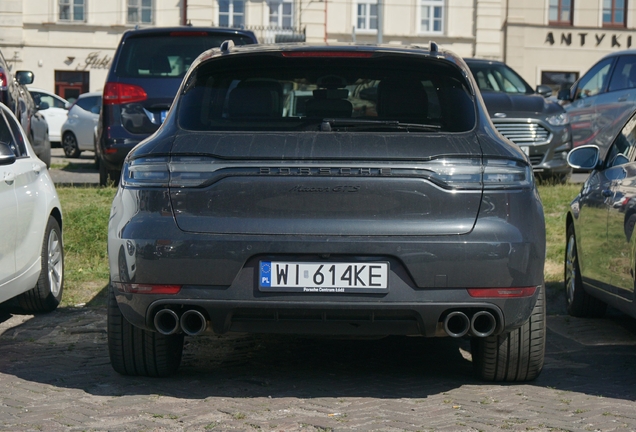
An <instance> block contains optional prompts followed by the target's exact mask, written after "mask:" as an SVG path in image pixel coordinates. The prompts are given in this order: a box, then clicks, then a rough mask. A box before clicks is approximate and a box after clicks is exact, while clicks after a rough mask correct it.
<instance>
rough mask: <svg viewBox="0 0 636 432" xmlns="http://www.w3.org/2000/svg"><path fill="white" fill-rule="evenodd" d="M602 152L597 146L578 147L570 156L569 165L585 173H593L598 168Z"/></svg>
mask: <svg viewBox="0 0 636 432" xmlns="http://www.w3.org/2000/svg"><path fill="white" fill-rule="evenodd" d="M600 154H601V151H600V150H599V148H598V147H597V146H595V145H585V146H581V147H577V148H575V149H574V150H572V151H571V152H570V153H569V154H568V164H569V165H570V166H571V167H572V168H574V169H579V170H583V171H592V170H593V169H595V168H596V167H597V166H598V163H599V160H600Z"/></svg>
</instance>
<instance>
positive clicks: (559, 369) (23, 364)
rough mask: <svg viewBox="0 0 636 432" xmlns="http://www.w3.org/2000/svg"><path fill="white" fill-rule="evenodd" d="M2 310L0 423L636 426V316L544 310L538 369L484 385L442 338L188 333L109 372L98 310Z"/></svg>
mask: <svg viewBox="0 0 636 432" xmlns="http://www.w3.org/2000/svg"><path fill="white" fill-rule="evenodd" d="M11 312H12V311H11V310H6V309H5V310H3V309H0V430H12V431H13V430H44V431H58V430H60V431H67V430H71V431H74V430H109V431H121V430H149V431H155V430H197V431H205V430H211V429H214V430H222V431H226V430H227V431H229V430H239V431H327V430H334V431H341V430H356V431H368V430H381V431H402V430H406V431H416V430H438V431H464V430H465V431H473V430H517V431H519V430H539V431H547V430H577V431H578V430H592V431H595V430H600V431H610V430H636V401H635V400H636V386H635V384H636V370H635V369H636V346H635V345H636V321H634V320H631V319H628V318H626V317H623V316H621V315H619V314H613V315H611V316H610V317H609V318H606V319H602V320H582V319H575V318H568V317H564V316H554V315H553V316H550V317H549V318H548V324H549V334H548V345H547V359H546V365H545V369H544V371H543V374H542V375H541V376H540V377H539V379H538V380H536V381H535V382H533V383H529V384H496V385H493V384H487V383H486V384H484V383H482V382H480V381H478V380H477V379H475V377H474V376H473V375H472V367H471V363H470V360H469V359H470V355H469V354H468V352H467V351H466V350H467V349H468V345H467V343H466V341H464V340H454V339H450V338H439V339H423V338H397V337H396V338H385V339H381V340H328V339H303V338H298V337H282V336H258V337H257V336H246V335H234V336H225V337H214V336H204V337H199V338H192V339H187V342H186V343H187V345H186V349H185V357H184V361H183V364H182V368H181V369H180V372H179V373H178V374H177V375H176V376H174V377H172V378H169V379H149V378H134V377H132V378H131V377H122V376H119V375H118V374H116V373H115V372H113V370H112V369H111V367H110V364H109V360H108V352H107V347H106V332H105V325H106V315H105V313H104V311H103V310H101V309H92V308H65V309H59V310H58V311H55V312H53V313H51V314H46V315H38V316H30V315H20V314H12V313H11Z"/></svg>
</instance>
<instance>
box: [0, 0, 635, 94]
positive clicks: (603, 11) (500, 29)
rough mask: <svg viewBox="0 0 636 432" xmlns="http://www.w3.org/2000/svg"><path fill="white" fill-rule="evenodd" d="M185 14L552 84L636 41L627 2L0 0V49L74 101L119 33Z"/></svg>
mask: <svg viewBox="0 0 636 432" xmlns="http://www.w3.org/2000/svg"><path fill="white" fill-rule="evenodd" d="M632 3H633V4H632ZM184 23H189V24H192V25H195V26H222V27H242V28H247V29H251V30H253V31H254V32H255V33H256V34H257V36H258V37H259V40H260V41H261V42H262V43H276V42H293V41H303V40H305V41H307V42H310V43H335V42H356V43H376V42H378V41H381V42H382V43H386V44H398V45H402V44H414V45H428V43H429V41H430V40H435V41H436V42H437V43H438V44H439V45H440V46H441V47H443V48H448V49H452V50H453V51H455V52H456V53H457V54H459V55H461V56H465V57H481V58H490V59H496V60H503V61H505V62H506V63H508V64H509V65H510V66H512V67H513V68H514V69H515V70H517V71H518V72H519V73H520V74H521V75H522V76H523V77H524V78H525V79H526V80H527V81H528V82H529V83H530V84H531V85H533V86H535V85H538V84H549V85H552V86H553V87H554V88H555V89H557V88H559V87H563V86H565V85H567V83H570V82H573V81H574V80H575V79H576V78H578V77H579V76H580V75H581V74H582V73H583V72H585V71H586V70H587V69H588V68H589V67H590V66H592V65H593V64H594V63H595V62H596V61H597V60H598V59H600V58H601V57H602V56H603V55H605V54H607V53H609V52H612V51H616V50H620V49H625V48H630V47H633V46H634V45H636V32H634V30H635V29H636V2H629V1H628V0H539V1H536V2H529V1H527V0H177V1H175V0H110V1H108V2H104V1H100V0H0V50H1V51H2V53H3V55H4V57H5V59H6V60H7V61H8V63H9V64H10V65H11V68H12V69H14V70H25V69H26V70H32V71H33V72H34V73H35V77H36V78H35V83H34V85H35V86H37V87H41V88H44V89H46V90H51V91H55V92H56V93H57V94H59V95H61V96H63V97H66V98H69V97H70V98H73V97H76V96H77V95H78V94H80V93H83V92H86V91H97V90H101V88H102V87H103V85H104V81H105V79H106V73H107V71H108V67H109V65H110V61H111V59H112V57H113V54H114V51H115V47H116V46H117V43H118V41H119V39H120V37H121V34H122V33H123V32H124V31H126V30H127V29H132V28H135V26H176V25H181V24H184Z"/></svg>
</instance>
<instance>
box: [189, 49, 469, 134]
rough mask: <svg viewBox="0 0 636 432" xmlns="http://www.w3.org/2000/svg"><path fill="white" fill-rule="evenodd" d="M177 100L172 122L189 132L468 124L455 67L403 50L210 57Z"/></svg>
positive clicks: (459, 128)
mask: <svg viewBox="0 0 636 432" xmlns="http://www.w3.org/2000/svg"><path fill="white" fill-rule="evenodd" d="M178 104H179V108H178V116H179V124H180V126H181V127H182V128H184V129H189V130H225V131H231V130H252V131H259V130H262V131H276V130H281V131H283V130H298V131H303V130H317V128H319V127H321V124H323V123H324V121H325V120H326V119H336V121H335V122H331V123H332V125H333V126H334V127H338V126H339V125H341V129H346V130H374V131H375V130H384V129H386V130H398V128H396V126H397V123H399V124H402V123H404V124H410V125H429V126H431V128H429V129H426V128H416V127H411V128H408V129H402V130H408V131H424V132H426V131H435V130H439V131H452V132H459V131H467V130H470V129H472V128H473V127H474V123H475V105H474V101H473V98H472V97H471V95H470V92H469V91H468V89H467V87H466V82H465V80H464V78H463V77H462V76H461V74H460V72H459V70H458V69H457V68H456V67H454V66H453V65H451V64H450V63H444V62H441V61H439V60H430V59H427V58H424V57H421V58H417V57H415V56H404V55H402V56H396V55H381V56H378V57H371V58H355V57H353V58H352V57H329V58H326V57H320V58H317V57H283V56H281V55H280V54H279V53H276V54H264V55H263V54H261V55H241V56H232V57H226V58H223V59H213V60H212V61H209V62H208V63H206V64H202V65H201V66H200V67H199V68H198V69H197V70H196V71H194V72H193V73H192V75H191V76H190V77H189V78H188V82H187V83H186V85H185V87H184V91H183V94H182V95H181V97H180V100H179V102H178ZM337 119H340V121H338V120H337ZM382 121H386V122H387V123H388V122H390V123H392V124H391V125H388V124H387V125H386V127H382V125H381V124H380V123H381V122H382ZM322 130H324V128H323V129H322Z"/></svg>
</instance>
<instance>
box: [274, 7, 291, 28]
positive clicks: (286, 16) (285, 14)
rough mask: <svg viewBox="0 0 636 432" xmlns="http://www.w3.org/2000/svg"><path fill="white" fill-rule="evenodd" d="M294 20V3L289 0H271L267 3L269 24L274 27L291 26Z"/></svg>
mask: <svg viewBox="0 0 636 432" xmlns="http://www.w3.org/2000/svg"><path fill="white" fill-rule="evenodd" d="M293 22H294V4H293V3H292V2H291V0H283V1H277V2H276V1H273V2H270V4H269V25H270V26H274V27H285V28H290V27H292V25H293Z"/></svg>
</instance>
